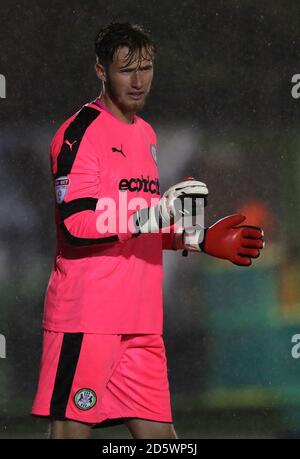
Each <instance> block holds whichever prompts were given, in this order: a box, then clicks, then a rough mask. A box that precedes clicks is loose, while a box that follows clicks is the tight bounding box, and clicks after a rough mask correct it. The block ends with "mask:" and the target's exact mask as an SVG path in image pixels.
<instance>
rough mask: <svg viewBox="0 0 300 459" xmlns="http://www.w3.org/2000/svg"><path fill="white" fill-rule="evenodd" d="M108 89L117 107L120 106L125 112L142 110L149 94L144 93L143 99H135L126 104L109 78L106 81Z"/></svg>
mask: <svg viewBox="0 0 300 459" xmlns="http://www.w3.org/2000/svg"><path fill="white" fill-rule="evenodd" d="M106 91H107V93H108V95H109V97H110V99H111V100H112V101H113V102H114V104H115V105H117V107H119V108H120V110H122V111H123V112H134V113H137V112H139V111H140V110H142V108H143V107H144V105H145V102H146V98H147V95H148V94H147V95H144V97H143V99H142V100H141V101H134V100H133V101H132V103H130V104H126V103H125V102H123V101H122V100H120V99H119V98H118V95H117V92H116V91H114V87H113V85H112V84H111V82H110V81H109V80H108V81H107V82H106ZM128 97H129V96H128Z"/></svg>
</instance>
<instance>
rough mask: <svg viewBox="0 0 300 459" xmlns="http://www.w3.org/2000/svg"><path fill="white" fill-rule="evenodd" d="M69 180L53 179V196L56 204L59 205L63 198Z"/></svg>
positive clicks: (62, 177)
mask: <svg viewBox="0 0 300 459" xmlns="http://www.w3.org/2000/svg"><path fill="white" fill-rule="evenodd" d="M69 184H70V179H69V178H68V177H67V176H61V177H58V178H57V179H55V195H56V202H57V204H61V203H62V202H63V200H64V198H65V195H66V192H67V188H68V185H69Z"/></svg>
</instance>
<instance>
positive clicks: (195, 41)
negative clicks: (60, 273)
mask: <svg viewBox="0 0 300 459" xmlns="http://www.w3.org/2000/svg"><path fill="white" fill-rule="evenodd" d="M299 14H300V5H299V3H298V2H295V1H285V2H283V1H278V0H275V1H274V0H273V1H270V0H266V1H264V2H260V1H256V0H254V1H250V0H243V1H242V0H240V1H237V0H236V1H233V0H227V1H214V0H213V1H208V0H204V1H201V2H197V1H195V0H186V1H170V0H161V1H157V0H154V1H145V0H141V1H140V2H138V3H137V2H134V1H129V0H123V1H122V2H121V1H117V0H113V1H111V2H105V1H91V0H87V1H85V3H84V4H82V2H79V1H78V0H77V1H71V2H68V3H66V4H62V3H61V2H58V1H56V0H54V1H51V2H47V4H43V3H41V2H37V1H28V2H26V3H21V2H17V1H9V2H8V1H7V0H6V1H3V2H2V3H1V6H0V18H1V28H0V41H1V45H2V47H1V48H2V53H1V65H0V73H1V74H3V75H4V76H5V78H6V84H7V96H6V99H1V100H0V107H1V110H0V153H1V156H0V160H1V167H0V174H1V187H2V200H1V217H2V218H1V223H0V228H1V245H0V258H1V264H0V289H1V302H0V333H1V334H3V335H4V336H5V337H6V358H5V359H0V390H1V397H0V437H1V438H9V437H16V438H17V437H22V438H23V437H26V438H27V437H31V438H46V436H47V421H46V420H43V419H37V418H33V417H31V416H30V414H29V413H30V410H31V404H32V401H33V397H34V394H35V390H36V385H37V378H38V371H39V362H40V355H41V320H42V309H43V299H44V292H45V288H46V286H47V282H48V277H49V274H50V270H51V266H52V262H53V257H54V249H55V234H54V223H53V197H52V191H51V183H50V168H49V145H50V141H51V138H52V136H53V135H54V133H55V130H56V129H57V127H58V126H59V125H60V123H62V122H63V121H64V119H66V118H67V117H68V116H70V115H71V114H72V113H74V112H75V111H76V110H78V109H79V108H80V107H81V106H82V105H83V104H84V103H86V102H87V101H90V100H92V99H93V98H94V97H96V96H97V95H98V94H99V90H100V88H99V85H98V82H97V79H96V77H95V74H94V69H93V64H94V49H93V39H94V36H95V34H96V32H97V30H98V28H99V27H100V26H102V25H103V24H106V23H108V22H110V21H111V20H119V21H124V20H125V21H130V22H138V23H142V24H144V25H145V26H146V28H149V29H150V30H151V31H152V34H153V37H154V39H155V41H156V43H157V46H158V55H157V59H156V62H155V78H154V82H153V88H152V93H151V96H150V97H149V101H148V103H147V106H146V107H145V109H144V112H143V113H142V114H141V116H143V117H144V118H145V119H146V120H147V121H149V122H150V123H151V124H152V125H153V127H154V129H155V130H156V131H157V135H158V151H159V156H158V158H159V159H158V164H159V169H160V181H161V189H162V190H164V189H166V188H167V187H168V186H169V185H171V184H173V183H174V182H176V181H179V180H181V178H182V177H184V176H186V175H192V176H194V177H196V178H199V179H200V180H203V181H205V182H206V183H207V185H208V188H209V191H210V195H209V205H208V207H207V213H206V223H207V224H212V223H213V222H214V221H216V220H217V219H219V218H221V217H223V216H225V215H227V214H229V213H235V212H236V211H241V212H244V213H245V214H246V215H247V216H248V219H247V221H246V223H248V224H257V225H260V226H263V227H264V230H265V237H266V247H265V249H264V252H263V255H262V256H261V258H260V259H258V260H257V261H256V262H255V263H254V264H253V266H252V267H251V268H249V269H243V268H239V267H237V266H234V265H230V264H228V263H226V262H223V261H220V260H214V259H210V258H209V257H207V256H206V255H204V254H201V255H196V254H191V255H189V256H188V257H187V258H184V257H182V256H181V254H180V253H165V254H164V265H165V281H164V296H165V318H164V339H165V344H166V350H167V357H168V370H169V381H170V389H171V394H172V407H173V415H174V421H175V428H176V430H177V433H178V435H179V437H181V438H203V437H214V438H220V437H233V438H236V437H250V438H251V437H265V438H274V437H298V436H299V435H300V387H299V382H300V361H299V360H297V359H295V358H293V357H292V354H291V350H292V347H293V343H292V341H291V340H292V336H293V335H295V334H298V333H300V282H299V280H300V279H299V273H300V269H299V268H300V267H299V262H300V257H299V248H300V247H299V235H298V233H299V203H298V201H299V199H298V196H299V178H300V163H299V147H300V134H299V129H298V126H299V119H300V101H299V100H297V99H293V97H292V95H291V89H292V83H291V78H292V76H293V75H294V74H296V73H300V60H299V57H300V35H299V31H298V17H299ZM94 436H95V437H102V438H113V437H115V438H128V437H129V434H128V432H127V430H126V428H125V427H124V426H120V427H110V428H104V429H97V430H95V432H94Z"/></svg>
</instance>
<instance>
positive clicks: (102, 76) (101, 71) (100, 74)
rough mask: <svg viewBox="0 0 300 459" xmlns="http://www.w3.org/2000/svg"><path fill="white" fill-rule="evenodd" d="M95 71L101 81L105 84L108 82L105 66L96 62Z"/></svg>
mask: <svg viewBox="0 0 300 459" xmlns="http://www.w3.org/2000/svg"><path fill="white" fill-rule="evenodd" d="M95 71H96V74H97V77H98V78H99V80H101V81H102V82H103V83H104V82H106V72H105V69H104V67H103V65H101V64H99V62H96V64H95Z"/></svg>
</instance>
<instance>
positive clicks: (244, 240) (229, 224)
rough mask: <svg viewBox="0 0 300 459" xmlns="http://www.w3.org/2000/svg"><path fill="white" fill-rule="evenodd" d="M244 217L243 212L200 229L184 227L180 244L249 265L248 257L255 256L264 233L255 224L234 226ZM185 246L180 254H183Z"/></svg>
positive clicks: (260, 247)
mask: <svg viewBox="0 0 300 459" xmlns="http://www.w3.org/2000/svg"><path fill="white" fill-rule="evenodd" d="M245 219H246V217H244V216H243V215H240V214H234V215H229V216H228V217H224V218H222V219H221V220H219V221H217V222H216V223H214V224H213V225H212V226H210V227H209V228H205V229H204V230H203V228H200V229H196V228H194V229H193V228H190V231H187V230H185V231H184V234H183V241H184V247H185V249H186V250H189V251H196V252H201V251H202V252H205V253H207V254H208V255H211V256H213V257H217V258H222V259H224V260H229V261H231V262H232V263H234V264H235V265H239V266H250V265H251V263H252V258H257V257H259V255H260V250H261V249H262V248H263V247H264V240H263V235H264V233H263V230H262V229H261V228H258V227H257V226H250V225H242V226H237V225H239V224H240V223H242V222H243V221H244V220H245ZM203 231H204V233H203ZM186 250H185V253H183V254H184V255H186V254H187V253H186Z"/></svg>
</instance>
